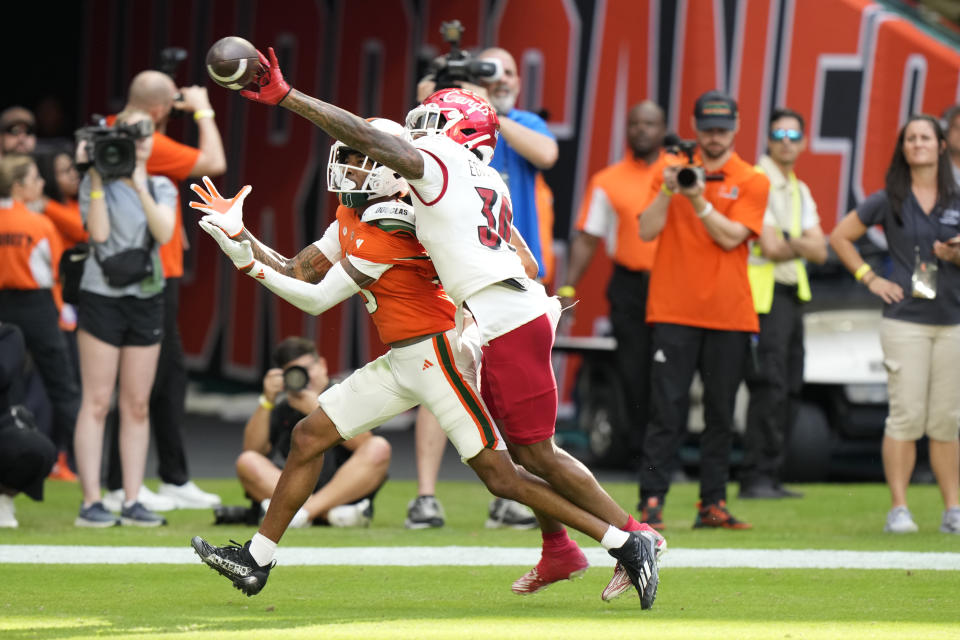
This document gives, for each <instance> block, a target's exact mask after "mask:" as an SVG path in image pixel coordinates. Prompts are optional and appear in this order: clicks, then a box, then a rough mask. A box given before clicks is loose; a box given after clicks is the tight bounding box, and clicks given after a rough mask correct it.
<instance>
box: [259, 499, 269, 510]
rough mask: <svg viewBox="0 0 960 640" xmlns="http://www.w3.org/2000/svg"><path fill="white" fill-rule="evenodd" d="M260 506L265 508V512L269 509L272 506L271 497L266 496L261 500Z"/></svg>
mask: <svg viewBox="0 0 960 640" xmlns="http://www.w3.org/2000/svg"><path fill="white" fill-rule="evenodd" d="M260 508H261V509H263V512H264V513H266V512H267V509H269V508H270V498H264V499H263V500H261V501H260Z"/></svg>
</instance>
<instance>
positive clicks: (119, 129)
mask: <svg viewBox="0 0 960 640" xmlns="http://www.w3.org/2000/svg"><path fill="white" fill-rule="evenodd" d="M94 119H95V121H96V122H97V124H94V125H91V126H89V127H83V128H81V129H77V131H76V132H75V133H74V136H76V139H77V144H78V145H86V147H87V157H88V158H89V161H88V162H87V163H84V164H80V165H78V166H77V169H78V170H80V171H81V172H83V171H86V170H87V169H89V168H90V166H93V167H94V168H95V169H96V170H97V172H99V173H100V175H101V176H103V179H104V180H110V179H113V178H129V177H130V176H132V175H133V170H134V169H135V168H136V166H137V149H136V141H137V140H139V139H141V138H146V137H149V136H151V135H153V124H152V123H151V122H150V121H148V120H141V121H140V122H137V123H135V124H118V125H115V126H112V127H108V126H106V125H105V124H104V123H103V119H102V118H99V117H95V118H94Z"/></svg>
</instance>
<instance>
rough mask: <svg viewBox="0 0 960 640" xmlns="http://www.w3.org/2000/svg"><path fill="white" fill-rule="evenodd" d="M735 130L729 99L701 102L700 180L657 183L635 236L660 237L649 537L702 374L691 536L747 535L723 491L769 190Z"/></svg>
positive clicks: (645, 505)
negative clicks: (753, 242) (750, 275)
mask: <svg viewBox="0 0 960 640" xmlns="http://www.w3.org/2000/svg"><path fill="white" fill-rule="evenodd" d="M739 123H740V120H739V116H738V113H737V103H736V102H734V100H733V99H732V98H730V97H729V96H727V95H726V94H723V93H721V92H719V91H709V92H707V93H705V94H703V95H702V96H700V97H699V98H698V99H697V102H696V105H695V107H694V128H695V129H696V137H697V147H698V151H697V153H696V156H695V158H694V161H695V163H696V164H699V165H702V172H701V173H699V174H697V175H695V179H694V180H693V181H692V183H687V184H688V185H689V186H685V187H681V186H680V183H679V181H678V173H679V172H680V170H681V167H679V166H666V167H665V168H664V169H663V175H662V178H661V177H659V176H658V177H657V178H656V179H655V180H654V181H653V184H652V192H653V193H655V194H656V197H655V198H654V199H653V201H652V202H651V203H650V205H649V206H648V207H647V208H646V209H645V210H644V211H643V214H642V215H641V216H640V236H641V237H642V238H643V239H644V240H647V241H650V240H653V239H654V238H658V237H659V245H658V247H657V255H656V259H655V260H654V264H653V271H652V273H651V276H650V294H649V299H648V301H647V322H650V323H652V324H653V325H654V326H653V345H652V350H653V364H652V368H651V373H650V376H651V379H652V381H653V388H652V398H653V409H654V413H653V419H652V420H651V422H650V424H649V425H648V427H647V435H646V438H645V440H644V447H643V465H642V467H641V471H640V499H641V505H640V506H641V508H642V510H643V520H644V521H645V522H646V523H648V524H649V525H650V526H652V527H654V528H660V529H662V528H663V527H664V524H663V518H662V510H663V504H664V498H665V497H666V494H667V491H668V490H669V489H670V473H669V471H670V462H671V460H673V457H674V455H675V454H676V452H677V449H678V448H679V446H680V443H681V440H682V438H683V435H684V434H685V433H686V427H687V408H688V404H689V390H690V384H691V382H692V380H693V374H694V372H695V371H699V373H700V379H701V380H702V382H703V403H704V419H705V422H706V427H705V429H704V431H703V434H702V435H701V438H700V502H699V503H698V504H697V509H698V512H697V518H696V521H695V522H694V525H693V526H694V527H696V528H699V527H723V528H726V529H748V528H750V525H749V524H747V523H745V522H742V521H740V520H738V519H736V518H734V517H733V516H732V515H731V514H730V512H729V511H728V510H727V507H726V492H727V480H728V476H729V467H730V446H731V439H732V434H733V407H734V401H735V399H736V393H737V387H738V386H739V385H740V382H741V381H742V380H743V369H744V359H745V357H746V354H747V345H748V341H749V335H750V334H751V333H756V332H757V331H758V330H759V328H760V327H759V324H758V322H757V314H756V312H755V311H754V309H753V300H752V298H751V295H750V283H749V281H748V279H747V253H748V251H747V240H748V239H749V238H750V237H751V236H754V235H759V234H760V232H761V231H762V229H763V215H764V211H765V210H766V207H767V192H768V191H769V186H770V182H769V180H767V178H766V177H765V176H764V175H763V174H762V173H760V172H759V171H757V170H755V169H754V168H753V167H752V166H750V165H749V164H747V163H746V162H744V161H743V160H742V159H740V156H738V155H737V154H736V152H735V151H734V150H733V143H734V138H735V137H736V133H737V129H738V128H739ZM684 164H685V162H684ZM685 168H686V167H685ZM690 173H695V174H696V173H697V172H695V171H693V170H689V169H688V171H686V172H685V176H684V177H687V176H688V175H689V174H690Z"/></svg>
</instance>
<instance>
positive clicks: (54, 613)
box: [0, 480, 960, 640]
mask: <svg viewBox="0 0 960 640" xmlns="http://www.w3.org/2000/svg"><path fill="white" fill-rule="evenodd" d="M150 484H153V483H150ZM200 484H201V485H202V486H204V488H207V489H209V490H214V491H217V492H219V493H220V494H221V495H222V496H223V498H224V500H225V502H227V503H234V504H240V503H241V502H242V499H241V493H240V491H239V487H238V486H237V485H236V484H235V483H234V482H233V481H229V480H223V481H206V482H201V483H200ZM607 488H608V490H609V491H610V492H611V494H612V495H613V496H614V497H615V498H616V499H617V500H618V501H619V502H620V503H621V504H623V505H624V506H628V507H629V506H631V505H633V504H634V503H635V495H636V487H635V485H632V484H610V485H607ZM803 490H804V491H806V493H807V497H806V498H804V499H803V500H791V501H779V502H764V501H753V502H740V501H736V500H731V505H730V506H731V510H732V511H733V512H734V513H735V514H736V515H737V516H738V517H740V518H743V519H746V520H749V521H751V522H752V523H753V524H754V526H755V529H754V530H752V531H746V532H731V531H702V530H700V531H693V530H692V529H690V525H691V523H692V520H693V515H694V514H693V504H694V502H695V501H696V487H695V486H694V485H678V486H677V487H675V488H674V490H673V491H672V492H671V494H670V496H669V498H668V503H667V508H666V511H665V515H666V523H667V526H668V529H667V531H666V534H667V538H668V541H669V543H670V547H671V548H672V549H680V548H708V549H709V548H744V549H747V548H749V549H781V548H782V549H842V550H858V551H939V552H954V553H960V536H948V535H944V534H941V533H939V532H938V531H937V527H938V526H939V521H940V510H941V506H940V500H939V496H938V494H937V492H936V488H935V487H932V486H917V487H912V488H911V493H910V498H911V507H912V510H913V512H914V517H915V519H916V520H917V522H918V524H919V525H920V527H921V532H920V533H919V534H916V535H912V536H890V535H885V534H883V533H882V532H881V528H882V525H883V517H884V515H885V513H886V509H887V494H886V489H885V488H884V487H883V486H880V485H818V486H806V487H803ZM413 492H414V485H413V483H412V482H400V481H391V482H389V483H387V485H386V486H385V487H384V489H383V490H382V491H381V493H380V495H379V497H378V499H377V512H376V518H375V520H374V526H372V527H371V528H369V529H362V530H343V529H339V530H337V529H329V528H319V527H315V528H313V529H309V530H292V531H290V532H289V533H288V534H287V535H286V536H285V537H284V540H283V546H287V547H293V546H297V547H308V546H319V547H349V546H447V545H461V546H504V547H534V548H535V547H538V546H539V535H538V533H537V532H535V531H506V530H502V531H501V530H494V531H491V530H487V529H484V528H483V521H484V519H485V517H486V512H485V509H486V504H487V501H488V500H489V496H488V494H487V493H486V492H485V490H484V489H483V487H482V486H481V485H480V484H479V483H452V482H451V483H441V485H440V487H439V488H438V492H437V493H438V496H439V497H440V499H441V500H442V501H443V503H444V506H445V508H446V511H447V526H445V527H444V528H442V529H439V530H427V531H407V530H406V529H404V528H403V517H404V513H405V509H406V503H407V501H408V500H409V499H410V497H411V496H412V495H413ZM731 493H732V494H735V491H732V492H731ZM16 504H17V516H18V519H19V520H20V528H19V529H15V530H0V544H4V545H9V544H51V545H54V544H55V545H109V546H164V547H184V548H186V547H187V545H188V544H189V540H190V537H191V536H193V535H197V534H199V535H203V536H204V537H206V538H208V539H210V540H211V541H214V542H216V543H225V542H226V541H227V539H228V538H234V539H237V540H241V541H242V540H246V539H247V538H249V537H250V535H252V533H253V528H251V527H239V526H237V527H233V526H231V527H220V526H218V527H215V526H212V522H213V517H212V514H211V513H210V512H207V511H176V512H172V513H171V514H168V517H169V520H170V525H169V526H167V527H164V528H162V529H159V530H142V529H134V528H123V527H120V528H114V529H108V530H99V531H89V530H81V529H76V528H74V527H73V524H72V523H73V518H74V516H75V515H76V510H77V507H78V504H79V489H78V488H77V487H76V486H73V485H62V484H58V483H52V482H51V483H47V500H46V501H45V502H44V503H40V504H36V503H32V502H31V501H29V500H27V499H24V498H18V499H17V501H16ZM575 537H577V539H578V540H580V542H581V544H582V546H584V547H585V548H586V547H594V546H596V545H595V543H594V542H593V541H592V540H589V539H585V538H584V537H583V536H579V535H577V536H575ZM77 553H83V549H82V548H80V549H78V550H77ZM667 558H668V560H669V554H668V556H667ZM527 568H528V567H503V566H492V567H440V566H427V567H376V566H364V567H351V566H314V567H302V566H287V567H284V566H282V565H279V566H278V567H277V568H276V569H275V570H274V572H273V573H272V574H271V577H270V582H269V583H268V585H267V587H266V589H265V590H264V591H263V593H261V594H260V595H258V596H255V597H253V598H246V597H245V596H243V595H242V594H241V593H240V592H238V591H236V590H235V589H233V588H232V587H231V586H230V584H229V583H228V582H227V581H226V580H225V579H223V578H222V577H220V576H218V575H216V574H215V573H214V572H213V571H211V570H210V569H208V568H207V567H205V566H203V565H202V564H201V563H199V561H198V562H197V564H196V565H194V566H190V565H145V564H139V565H31V564H4V565H0V571H2V572H3V578H4V579H3V581H2V584H3V587H2V588H0V638H4V639H6V638H12V639H19V638H93V637H109V638H126V637H138V638H140V637H164V638H172V637H175V638H180V637H184V638H203V639H205V640H207V639H214V638H240V637H243V638H273V637H276V638H281V637H282V638H316V637H322V638H485V639H486V638H489V639H491V640H492V639H499V638H523V639H524V640H532V639H535V638H603V637H611V638H613V637H636V636H639V635H641V634H642V635H643V636H644V637H649V638H664V639H673V638H678V639H679V638H722V639H734V638H831V639H832V638H837V639H840V638H843V639H844V640H847V639H850V638H854V639H859V638H903V637H905V636H906V637H913V638H917V639H926V638H951V639H956V638H960V576H958V575H957V572H955V571H919V570H914V571H905V570H866V569H865V570H852V569H842V570H841V569H836V570H802V569H787V570H769V569H743V568H737V569H690V568H670V567H669V562H668V563H667V564H666V565H665V567H664V569H663V571H662V573H661V582H660V592H659V596H658V598H657V602H656V605H655V606H654V608H653V610H651V611H641V610H640V607H639V602H638V601H637V600H636V598H635V597H633V596H632V595H631V596H624V597H622V598H620V599H619V600H617V601H615V602H613V603H603V602H602V601H601V600H600V598H599V594H600V591H601V590H602V589H603V587H604V585H605V584H606V582H607V580H608V578H609V576H610V570H609V568H606V567H596V568H593V569H591V570H590V571H588V572H587V574H586V576H585V577H584V578H583V579H582V580H578V581H575V582H562V583H559V584H557V585H553V586H552V587H551V588H550V589H547V590H546V591H544V592H542V593H539V594H536V595H534V596H529V597H525V598H521V597H518V596H515V595H513V594H512V593H511V592H510V583H511V582H512V581H513V580H514V579H516V578H517V577H519V576H520V575H521V574H522V573H523V572H524V571H526V569H527ZM628 634H629V635H628Z"/></svg>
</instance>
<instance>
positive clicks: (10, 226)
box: [0, 200, 63, 289]
mask: <svg viewBox="0 0 960 640" xmlns="http://www.w3.org/2000/svg"><path fill="white" fill-rule="evenodd" d="M62 252H63V249H62V245H61V243H60V234H59V233H57V229H56V228H55V227H54V226H53V223H52V222H50V219H49V218H47V217H46V216H45V215H43V214H40V213H35V212H33V211H31V210H30V209H28V208H27V206H26V205H25V204H23V203H22V202H19V201H17V200H4V201H2V204H0V265H3V267H2V268H0V289H50V288H52V287H53V285H54V283H55V282H56V278H57V266H58V265H59V264H60V254H61V253H62Z"/></svg>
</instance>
